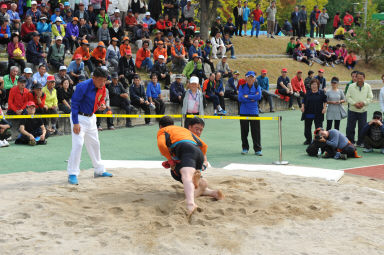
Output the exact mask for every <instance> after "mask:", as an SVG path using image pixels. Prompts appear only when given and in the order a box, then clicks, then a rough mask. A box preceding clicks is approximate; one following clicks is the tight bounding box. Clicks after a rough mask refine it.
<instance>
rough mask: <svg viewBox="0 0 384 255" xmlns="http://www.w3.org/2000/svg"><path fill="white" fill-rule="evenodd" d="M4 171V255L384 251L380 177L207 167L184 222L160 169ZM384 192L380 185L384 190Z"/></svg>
mask: <svg viewBox="0 0 384 255" xmlns="http://www.w3.org/2000/svg"><path fill="white" fill-rule="evenodd" d="M111 172H112V173H114V174H115V177H113V178H108V179H94V178H92V171H89V170H88V171H83V172H82V174H81V176H80V179H79V181H80V185H79V186H69V185H68V184H66V173H65V172H64V171H53V172H48V173H32V172H31V173H16V174H9V175H1V183H0V201H1V203H0V254H1V255H6V254H28V255H30V254H51V255H53V254H108V255H111V254H162V255H163V254H183V255H189V254H220V255H222V254H266V255H270V254H284V255H288V254H298V255H299V254H300V255H305V254H308V255H309V254H310V255H315V254H327V255H328V254H343V255H345V254H349V255H351V254H356V255H357V254H359V255H361V254H369V255H374V254H384V238H383V236H384V199H383V198H384V193H382V192H384V183H383V182H382V181H377V180H370V179H368V178H363V177H352V176H345V177H343V179H342V180H341V181H340V182H339V183H332V182H327V181H324V180H320V179H309V178H300V177H295V176H283V175H280V174H276V173H266V172H245V171H227V170H222V169H209V170H208V171H207V172H206V173H205V174H204V178H206V179H207V180H208V181H209V183H210V184H211V186H212V187H215V188H220V189H222V190H223V192H224V193H225V195H226V199H225V200H223V201H214V200H213V199H211V198H207V197H202V198H199V199H198V200H197V204H198V205H199V206H200V208H201V209H200V211H199V212H197V213H195V214H194V215H193V216H192V218H191V220H190V221H189V222H188V220H187V218H186V212H185V209H184V206H185V205H184V201H183V200H184V195H183V189H182V186H181V184H179V183H177V182H175V181H174V180H173V179H171V177H170V175H169V173H168V171H167V170H164V169H151V170H149V169H134V170H133V169H114V170H112V171H111ZM380 190H381V192H380Z"/></svg>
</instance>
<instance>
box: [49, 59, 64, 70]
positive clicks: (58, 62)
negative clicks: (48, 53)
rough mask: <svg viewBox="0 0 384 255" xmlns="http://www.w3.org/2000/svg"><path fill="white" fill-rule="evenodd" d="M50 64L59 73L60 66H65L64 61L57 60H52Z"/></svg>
mask: <svg viewBox="0 0 384 255" xmlns="http://www.w3.org/2000/svg"><path fill="white" fill-rule="evenodd" d="M49 64H51V65H52V66H53V67H54V68H55V69H56V70H57V71H58V70H59V68H60V66H63V65H64V61H57V60H55V59H50V60H49Z"/></svg>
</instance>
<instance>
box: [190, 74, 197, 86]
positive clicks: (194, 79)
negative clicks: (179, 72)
mask: <svg viewBox="0 0 384 255" xmlns="http://www.w3.org/2000/svg"><path fill="white" fill-rule="evenodd" d="M189 83H197V84H199V78H197V77H196V76H192V77H191V79H189Z"/></svg>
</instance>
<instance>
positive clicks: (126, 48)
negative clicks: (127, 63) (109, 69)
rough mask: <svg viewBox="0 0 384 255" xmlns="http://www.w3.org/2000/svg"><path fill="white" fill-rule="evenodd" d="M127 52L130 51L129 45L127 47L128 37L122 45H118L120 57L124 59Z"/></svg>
mask: <svg viewBox="0 0 384 255" xmlns="http://www.w3.org/2000/svg"><path fill="white" fill-rule="evenodd" d="M128 51H131V45H129V37H128V36H125V37H124V38H123V43H122V44H121V45H120V56H121V57H124V56H125V54H126V53H127V52H128Z"/></svg>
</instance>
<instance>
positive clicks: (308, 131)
mask: <svg viewBox="0 0 384 255" xmlns="http://www.w3.org/2000/svg"><path fill="white" fill-rule="evenodd" d="M312 122H315V129H316V128H320V127H323V120H322V119H305V120H304V136H305V141H307V142H309V143H311V142H312Z"/></svg>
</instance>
